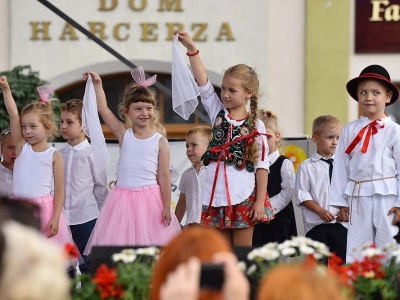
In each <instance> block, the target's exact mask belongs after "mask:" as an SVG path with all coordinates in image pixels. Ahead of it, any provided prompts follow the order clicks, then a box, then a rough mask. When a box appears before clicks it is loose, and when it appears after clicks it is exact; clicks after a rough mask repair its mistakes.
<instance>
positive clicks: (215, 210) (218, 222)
mask: <svg viewBox="0 0 400 300" xmlns="http://www.w3.org/2000/svg"><path fill="white" fill-rule="evenodd" d="M255 195H256V191H255V189H254V190H253V193H252V194H251V195H250V196H249V198H247V199H246V200H244V201H243V202H241V203H239V204H236V205H232V207H229V206H220V207H214V206H211V207H210V210H209V211H208V205H203V206H202V213H201V225H203V226H206V227H211V228H217V229H233V228H247V227H251V226H254V225H256V224H258V223H263V222H269V221H271V220H273V219H274V218H275V215H274V210H273V208H272V206H271V203H270V202H269V198H268V193H267V192H265V199H264V218H263V219H262V221H258V222H253V221H252V216H251V209H252V208H253V204H254V202H255V201H256V196H255Z"/></svg>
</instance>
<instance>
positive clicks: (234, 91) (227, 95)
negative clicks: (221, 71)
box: [221, 75, 253, 110]
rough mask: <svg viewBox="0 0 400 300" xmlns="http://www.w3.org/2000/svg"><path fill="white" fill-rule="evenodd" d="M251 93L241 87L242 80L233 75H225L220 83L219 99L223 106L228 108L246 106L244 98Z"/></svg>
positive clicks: (248, 96)
mask: <svg viewBox="0 0 400 300" xmlns="http://www.w3.org/2000/svg"><path fill="white" fill-rule="evenodd" d="M252 95H253V91H248V90H246V89H245V88H244V87H243V81H242V80H240V79H237V78H235V77H233V76H229V75H225V76H224V78H223V79H222V85H221V100H222V102H223V103H224V106H225V107H226V108H227V109H228V110H229V109H232V108H234V109H236V108H239V107H243V108H246V99H248V98H250V97H251V96H252Z"/></svg>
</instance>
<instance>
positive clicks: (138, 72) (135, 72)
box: [131, 66, 157, 87]
mask: <svg viewBox="0 0 400 300" xmlns="http://www.w3.org/2000/svg"><path fill="white" fill-rule="evenodd" d="M131 74H132V78H133V80H135V81H136V83H137V84H138V85H140V86H143V87H149V86H151V85H153V84H154V83H155V82H156V78H157V75H153V76H152V77H150V78H148V79H146V77H145V75H144V70H143V67H142V66H139V67H137V68H135V69H132V70H131Z"/></svg>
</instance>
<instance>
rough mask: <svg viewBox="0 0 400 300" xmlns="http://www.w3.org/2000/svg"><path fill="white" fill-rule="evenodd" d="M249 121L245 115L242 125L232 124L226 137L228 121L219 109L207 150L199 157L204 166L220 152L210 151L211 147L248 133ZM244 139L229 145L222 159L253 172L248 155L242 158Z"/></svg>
mask: <svg viewBox="0 0 400 300" xmlns="http://www.w3.org/2000/svg"><path fill="white" fill-rule="evenodd" d="M249 122H250V121H249V118H248V117H247V119H246V120H245V121H244V122H243V124H242V125H239V126H234V127H233V128H232V133H231V135H230V137H229V138H228V139H227V135H228V132H229V123H228V121H227V120H226V119H225V111H224V110H223V109H221V110H220V112H219V113H218V115H217V117H216V118H215V123H214V126H213V129H212V133H211V136H210V143H209V145H208V148H207V151H206V152H205V153H204V154H203V156H202V157H201V159H202V160H203V164H204V165H205V166H208V165H209V163H210V162H211V161H218V158H219V155H220V153H219V152H218V153H212V152H211V148H212V147H215V146H222V145H224V144H226V143H228V142H230V141H232V140H235V139H237V138H239V137H241V136H243V135H248V134H250V124H249ZM246 141H247V139H243V140H241V141H239V142H237V143H234V144H232V145H231V146H229V148H228V151H227V152H228V153H225V157H224V158H223V160H224V162H225V163H226V164H227V165H233V166H234V167H235V168H236V169H239V170H241V169H243V168H246V170H247V171H249V172H254V163H252V162H250V161H249V160H248V157H246V159H245V160H244V152H245V151H244V150H245V145H246ZM244 161H245V166H244V167H243V166H242V165H243V162H244Z"/></svg>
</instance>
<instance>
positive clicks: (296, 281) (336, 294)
mask: <svg viewBox="0 0 400 300" xmlns="http://www.w3.org/2000/svg"><path fill="white" fill-rule="evenodd" d="M343 291H344V290H343V287H342V286H341V285H340V284H339V282H338V280H337V278H336V277H334V276H333V275H331V274H330V273H328V272H326V270H324V269H319V268H318V267H311V266H304V265H295V264H292V265H291V264H286V265H281V266H278V267H276V268H274V269H272V270H271V271H269V272H268V273H266V275H265V276H264V278H263V279H262V280H261V282H260V285H259V287H258V291H257V300H311V299H318V300H333V299H334V300H346V299H347V298H346V296H345V295H344V294H343Z"/></svg>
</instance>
